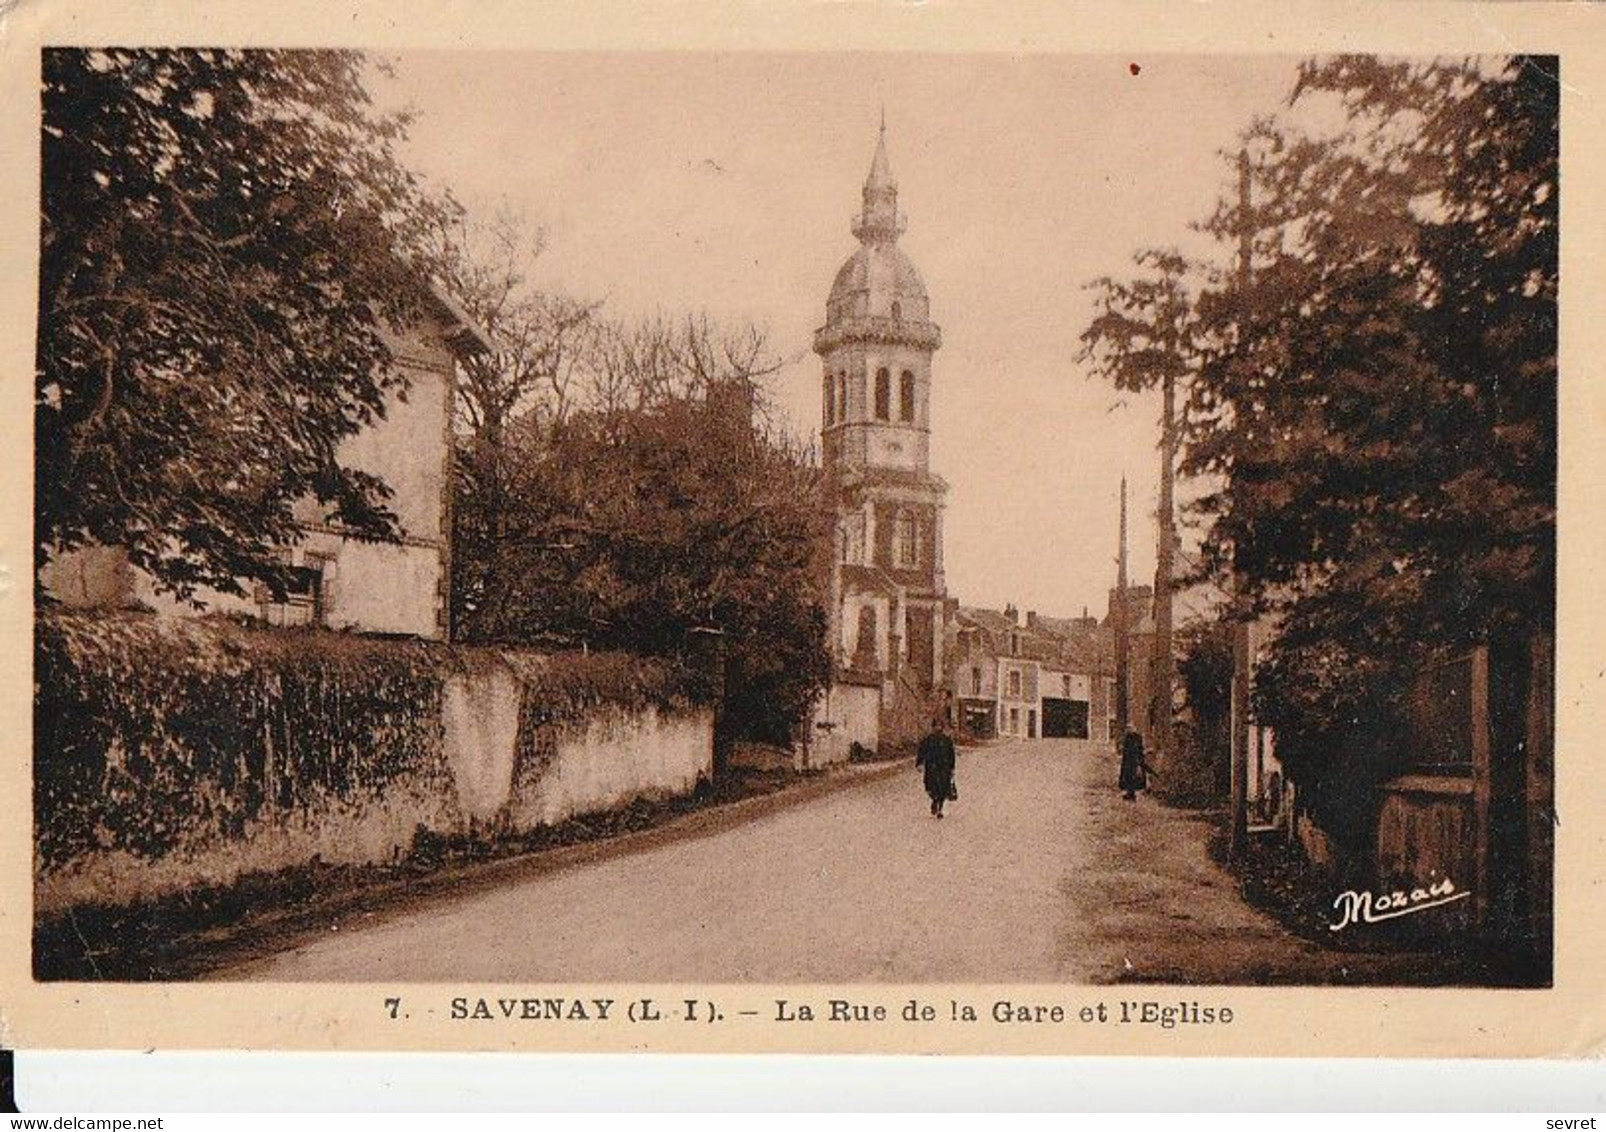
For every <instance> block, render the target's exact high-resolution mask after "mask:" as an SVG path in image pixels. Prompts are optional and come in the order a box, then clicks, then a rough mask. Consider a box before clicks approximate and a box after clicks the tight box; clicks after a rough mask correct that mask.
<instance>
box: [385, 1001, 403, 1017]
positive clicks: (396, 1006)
mask: <svg viewBox="0 0 1606 1132" xmlns="http://www.w3.org/2000/svg"><path fill="white" fill-rule="evenodd" d="M385 1009H386V1010H388V1011H390V1016H391V1017H392V1018H395V1017H396V1016H397V1013H398V1011H400V1010H401V999H399V998H387V999H386V1000H385Z"/></svg>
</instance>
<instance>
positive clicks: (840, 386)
mask: <svg viewBox="0 0 1606 1132" xmlns="http://www.w3.org/2000/svg"><path fill="white" fill-rule="evenodd" d="M836 419H837V420H838V421H845V420H847V419H848V375H847V374H845V373H839V374H837V375H836Z"/></svg>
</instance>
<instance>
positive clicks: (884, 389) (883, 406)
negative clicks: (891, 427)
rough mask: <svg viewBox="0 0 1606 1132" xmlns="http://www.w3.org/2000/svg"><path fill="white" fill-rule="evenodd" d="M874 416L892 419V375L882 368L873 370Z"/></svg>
mask: <svg viewBox="0 0 1606 1132" xmlns="http://www.w3.org/2000/svg"><path fill="white" fill-rule="evenodd" d="M875 418H876V420H878V421H885V420H890V419H892V375H891V374H890V373H888V372H887V371H886V370H884V369H878V370H876V371H875Z"/></svg>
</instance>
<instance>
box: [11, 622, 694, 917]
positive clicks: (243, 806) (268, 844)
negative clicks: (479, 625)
mask: <svg viewBox="0 0 1606 1132" xmlns="http://www.w3.org/2000/svg"><path fill="white" fill-rule="evenodd" d="M510 673H511V677H512V679H511V680H509V674H510ZM492 674H496V675H497V676H498V677H499V679H500V680H501V681H502V682H503V683H505V684H507V685H508V686H509V687H510V688H511V689H512V690H513V694H514V695H515V696H516V697H517V705H518V708H517V712H516V713H511V714H512V717H513V718H514V719H516V724H510V726H509V727H508V728H507V729H505V730H506V731H507V732H508V733H507V734H505V735H489V736H477V737H474V738H471V739H470V740H469V741H470V742H471V743H475V744H477V745H478V746H479V747H481V748H485V749H483V750H479V751H473V752H470V755H472V757H473V758H474V759H477V760H478V761H479V762H480V763H481V764H483V763H485V762H487V761H489V762H497V761H502V762H509V763H511V764H512V765H509V766H508V767H507V771H508V772H509V773H507V774H504V781H505V780H506V779H507V778H509V777H516V778H519V779H521V780H525V781H528V780H530V779H531V778H533V777H536V776H538V775H539V773H540V768H541V766H542V765H544V761H550V760H551V758H552V752H553V750H554V749H555V747H556V746H557V740H558V738H559V737H561V736H562V735H563V734H564V733H565V732H567V731H575V730H583V729H584V728H586V727H587V726H588V725H590V724H591V722H592V721H594V720H596V719H599V718H601V719H609V718H636V717H643V716H645V717H648V718H651V719H653V720H657V719H660V718H670V717H676V716H684V715H687V714H688V713H691V712H693V711H695V710H696V709H697V708H698V706H699V705H701V704H702V703H703V702H705V701H706V698H707V697H706V689H707V687H708V686H709V681H708V680H707V679H706V677H705V676H704V675H702V674H699V673H697V672H695V671H693V670H691V669H688V668H687V667H684V666H682V665H679V664H676V663H672V662H669V661H662V660H654V659H644V658H639V657H631V656H623V655H618V654H607V653H600V654H599V653H592V654H554V655H537V654H533V653H509V652H504V651H499V650H491V649H479V648H465V647H461V646H450V645H441V644H431V643H426V642H421V641H413V640H391V639H373V638H363V637H358V636H352V635H347V634H341V633H330V632H324V631H316V630H304V631H302V630H265V629H256V628H251V627H246V626H243V625H239V624H235V623H233V622H228V621H223V620H187V619H166V618H157V617H152V616H149V615H141V614H119V615H110V616H108V615H104V614H86V613H73V612H67V611H61V610H44V611H41V613H40V617H39V620H38V623H37V629H36V638H35V673H34V680H35V683H34V689H35V693H34V821H35V831H36V837H35V873H36V878H37V879H38V880H39V881H40V886H41V895H42V896H44V897H46V898H47V899H44V900H42V901H41V902H42V903H46V904H48V903H53V902H54V903H61V902H67V903H71V902H74V901H78V900H82V899H85V898H86V896H87V897H92V898H98V899H105V900H109V901H115V900H118V899H125V898H130V897H138V896H144V895H150V894H152V893H153V892H154V891H159V890H162V889H169V890H170V889H172V888H173V887H175V886H181V885H182V884H184V883H187V881H186V879H185V878H192V880H193V882H195V883H201V882H204V883H228V882H229V881H231V880H232V879H235V877H237V876H238V874H239V873H240V872H244V871H251V870H261V869H272V868H276V867H283V866H290V865H296V864H303V863H306V861H308V860H314V859H323V860H329V859H331V857H336V858H343V859H348V860H352V861H369V860H378V859H384V857H385V856H386V855H387V854H389V855H399V854H400V853H403V852H405V850H406V849H407V848H408V846H409V845H410V843H411V839H412V837H413V836H415V835H416V832H417V831H418V830H420V829H424V830H428V831H430V832H437V833H438V832H461V831H463V830H465V829H471V828H472V827H474V826H475V824H476V823H475V821H473V820H471V819H472V817H473V815H470V814H468V813H467V812H466V810H465V805H464V802H463V794H464V790H463V783H462V781H461V779H462V775H463V769H462V764H463V762H464V753H463V751H462V750H461V749H460V748H461V747H462V746H463V744H464V739H463V738H462V736H461V735H457V736H453V737H451V741H449V737H448V735H447V730H448V728H447V726H446V724H445V723H444V722H443V710H442V702H443V695H444V689H445V688H446V686H447V684H448V683H449V682H456V683H457V685H458V686H463V684H464V683H465V682H466V683H467V684H468V685H469V686H478V684H479V683H480V677H482V676H485V677H489V676H490V675H492ZM514 727H516V732H517V733H516V734H514V733H513V729H514ZM649 739H650V737H649ZM631 741H635V742H640V741H644V740H642V738H641V735H640V733H639V732H638V733H635V734H634V735H633V737H632V740H631ZM543 760H544V761H543ZM519 764H523V765H522V766H521V765H519ZM653 785H654V784H652V783H643V784H642V789H643V792H651V790H652V788H653ZM51 897H53V898H54V899H50V898H51Z"/></svg>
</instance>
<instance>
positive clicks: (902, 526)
mask: <svg viewBox="0 0 1606 1132" xmlns="http://www.w3.org/2000/svg"><path fill="white" fill-rule="evenodd" d="M893 535H894V538H893V545H894V547H895V548H896V554H897V563H898V565H899V566H903V567H913V566H918V565H920V527H919V525H918V524H917V523H916V522H915V517H914V515H913V514H911V513H910V512H908V511H899V512H898V518H897V523H896V525H895V528H894V531H893Z"/></svg>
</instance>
